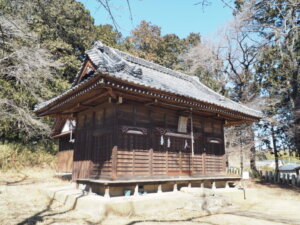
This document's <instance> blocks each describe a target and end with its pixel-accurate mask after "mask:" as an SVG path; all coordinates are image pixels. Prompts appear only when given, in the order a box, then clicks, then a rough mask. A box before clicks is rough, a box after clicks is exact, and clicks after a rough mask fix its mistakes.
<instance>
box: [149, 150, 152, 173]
mask: <svg viewBox="0 0 300 225" xmlns="http://www.w3.org/2000/svg"><path fill="white" fill-rule="evenodd" d="M149 173H150V175H151V176H153V148H150V150H149Z"/></svg>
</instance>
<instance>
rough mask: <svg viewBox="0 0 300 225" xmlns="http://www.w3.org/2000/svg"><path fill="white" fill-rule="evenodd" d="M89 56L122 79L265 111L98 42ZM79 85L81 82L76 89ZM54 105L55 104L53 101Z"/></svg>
mask: <svg viewBox="0 0 300 225" xmlns="http://www.w3.org/2000/svg"><path fill="white" fill-rule="evenodd" d="M86 54H87V56H88V57H89V58H90V60H91V61H92V62H93V64H94V65H95V66H96V67H97V71H99V72H102V73H104V74H107V75H109V76H111V77H114V78H117V79H119V80H123V81H126V82H129V83H132V84H137V85H140V86H145V87H148V88H153V89H156V90H160V91H163V92H168V93H172V94H175V95H178V96H184V97H187V98H190V99H195V100H198V101H202V102H205V103H208V104H212V105H216V106H220V107H224V108H226V109H229V110H233V111H236V112H240V113H244V114H246V115H249V116H253V117H257V118H259V117H261V116H262V115H261V112H259V111H256V110H253V109H251V108H248V107H247V106H245V105H243V104H240V103H237V102H234V101H232V100H230V99H228V98H226V97H224V96H222V95H220V94H218V93H216V92H214V91H213V90H211V89H209V88H208V87H206V86H205V85H204V84H202V83H201V82H200V81H199V78H198V77H195V76H190V75H187V74H183V73H180V72H177V71H174V70H171V69H168V68H166V67H163V66H160V65H158V64H155V63H152V62H149V61H146V60H144V59H141V58H138V57H135V56H132V55H130V54H128V53H125V52H122V51H119V50H117V49H113V48H110V47H108V46H105V45H103V44H102V43H101V42H96V43H95V45H94V47H93V48H92V49H91V50H89V51H87V52H86ZM95 74H97V72H95ZM78 85H80V83H79V84H77V85H76V86H74V87H73V88H76V87H77V86H78ZM73 88H72V89H73ZM59 97H60V96H58V97H56V98H55V99H54V100H56V99H57V98H59ZM50 102H53V101H52V100H50ZM47 104H49V101H47V102H45V103H43V104H40V105H38V106H37V107H36V110H38V109H41V108H43V107H45V106H46V105H47Z"/></svg>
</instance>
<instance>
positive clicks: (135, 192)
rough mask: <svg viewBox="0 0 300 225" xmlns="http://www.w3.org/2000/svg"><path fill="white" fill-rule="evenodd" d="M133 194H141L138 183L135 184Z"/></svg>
mask: <svg viewBox="0 0 300 225" xmlns="http://www.w3.org/2000/svg"><path fill="white" fill-rule="evenodd" d="M133 195H134V196H138V195H139V185H138V184H136V185H135V188H134V193H133Z"/></svg>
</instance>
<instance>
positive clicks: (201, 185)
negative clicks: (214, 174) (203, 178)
mask: <svg viewBox="0 0 300 225" xmlns="http://www.w3.org/2000/svg"><path fill="white" fill-rule="evenodd" d="M200 187H201V189H202V190H204V182H201V184H200Z"/></svg>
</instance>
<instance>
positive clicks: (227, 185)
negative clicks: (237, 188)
mask: <svg viewBox="0 0 300 225" xmlns="http://www.w3.org/2000/svg"><path fill="white" fill-rule="evenodd" d="M225 189H229V182H228V181H226V184H225Z"/></svg>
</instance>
